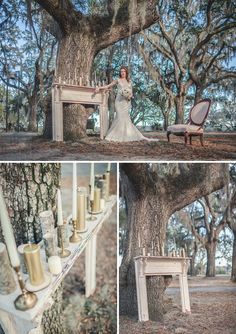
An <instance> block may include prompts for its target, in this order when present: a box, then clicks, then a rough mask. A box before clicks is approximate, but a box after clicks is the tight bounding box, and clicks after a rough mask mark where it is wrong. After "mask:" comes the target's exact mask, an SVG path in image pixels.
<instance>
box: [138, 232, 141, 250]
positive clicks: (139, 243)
mask: <svg viewBox="0 0 236 334" xmlns="http://www.w3.org/2000/svg"><path fill="white" fill-rule="evenodd" d="M138 246H139V248H140V247H141V239H140V234H139V233H138Z"/></svg>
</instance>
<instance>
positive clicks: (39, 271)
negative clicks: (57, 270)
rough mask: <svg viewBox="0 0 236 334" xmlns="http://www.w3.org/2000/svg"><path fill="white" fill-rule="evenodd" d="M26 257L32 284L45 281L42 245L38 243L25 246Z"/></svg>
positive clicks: (39, 283)
mask: <svg viewBox="0 0 236 334" xmlns="http://www.w3.org/2000/svg"><path fill="white" fill-rule="evenodd" d="M24 257H25V263H26V267H27V270H28V273H29V280H30V283H31V284H32V285H35V286H37V285H41V284H42V283H44V271H43V267H42V263H41V259H40V247H39V245H36V244H29V245H27V246H25V247H24Z"/></svg>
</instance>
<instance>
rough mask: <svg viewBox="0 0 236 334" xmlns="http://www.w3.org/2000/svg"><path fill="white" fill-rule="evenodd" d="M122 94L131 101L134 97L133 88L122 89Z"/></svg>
mask: <svg viewBox="0 0 236 334" xmlns="http://www.w3.org/2000/svg"><path fill="white" fill-rule="evenodd" d="M121 95H122V96H124V97H125V98H126V99H127V100H128V101H130V100H131V97H132V90H131V89H130V88H123V89H122V91H121Z"/></svg>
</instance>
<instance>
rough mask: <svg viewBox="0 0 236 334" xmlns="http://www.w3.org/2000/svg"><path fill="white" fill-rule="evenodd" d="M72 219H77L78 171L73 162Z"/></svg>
mask: <svg viewBox="0 0 236 334" xmlns="http://www.w3.org/2000/svg"><path fill="white" fill-rule="evenodd" d="M72 219H73V220H76V219H77V170H76V163H75V162H73V186H72Z"/></svg>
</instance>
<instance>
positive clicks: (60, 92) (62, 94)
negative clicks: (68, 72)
mask: <svg viewBox="0 0 236 334" xmlns="http://www.w3.org/2000/svg"><path fill="white" fill-rule="evenodd" d="M94 91H95V87H88V86H77V85H71V84H63V83H53V84H52V130H53V131H52V132H53V140H55V141H63V103H78V104H93V105H98V106H99V109H100V138H101V139H103V138H104V136H105V135H106V133H107V130H108V127H109V118H108V108H107V100H108V91H104V90H101V91H100V92H99V93H96V94H95V92H94Z"/></svg>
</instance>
